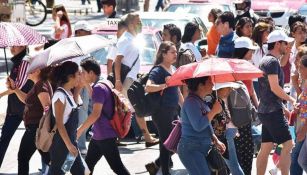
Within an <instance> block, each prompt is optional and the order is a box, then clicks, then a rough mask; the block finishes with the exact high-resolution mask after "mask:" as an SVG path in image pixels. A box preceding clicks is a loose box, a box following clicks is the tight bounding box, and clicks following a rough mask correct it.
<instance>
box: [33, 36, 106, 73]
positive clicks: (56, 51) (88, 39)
mask: <svg viewBox="0 0 307 175" xmlns="http://www.w3.org/2000/svg"><path fill="white" fill-rule="evenodd" d="M110 44H111V41H110V40H109V39H107V38H105V37H102V36H99V35H88V36H81V37H73V38H66V39H62V40H61V41H59V42H57V43H56V44H54V45H53V46H51V47H49V48H48V49H46V50H44V51H42V52H40V53H38V54H37V55H35V56H34V57H33V58H32V59H31V61H30V64H29V67H28V73H31V72H32V71H34V70H35V69H40V68H44V67H47V66H49V65H54V64H57V63H60V62H63V61H66V60H69V59H73V58H77V57H80V56H85V55H88V54H90V53H92V52H94V51H96V50H99V49H102V48H104V47H107V46H109V45H110Z"/></svg>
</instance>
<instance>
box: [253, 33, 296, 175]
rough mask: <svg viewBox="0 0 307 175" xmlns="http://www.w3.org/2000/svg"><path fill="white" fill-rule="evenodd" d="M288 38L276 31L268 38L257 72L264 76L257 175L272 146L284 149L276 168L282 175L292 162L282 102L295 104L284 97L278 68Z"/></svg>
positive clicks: (261, 169)
mask: <svg viewBox="0 0 307 175" xmlns="http://www.w3.org/2000/svg"><path fill="white" fill-rule="evenodd" d="M292 41H293V38H289V37H288V36H287V35H286V34H285V33H284V32H283V31H281V30H275V31H273V32H272V33H270V34H269V36H268V50H269V54H268V55H266V56H264V57H263V58H262V60H261V62H260V65H259V68H260V69H261V70H262V71H263V72H264V76H263V77H261V78H259V87H260V89H261V91H260V94H259V97H260V103H259V107H258V112H259V119H260V121H261V122H262V143H261V149H260V152H259V154H258V157H257V175H264V174H265V172H266V167H267V163H268V157H269V154H270V152H271V150H272V149H273V147H274V143H276V144H282V146H283V149H282V151H281V155H280V161H279V164H278V165H277V167H278V168H279V169H280V170H281V174H282V175H288V174H289V169H290V164H291V158H290V152H291V150H292V147H293V142H292V138H291V135H290V132H289V126H288V122H287V120H286V118H285V116H284V112H283V110H284V108H285V106H284V105H283V103H282V101H283V100H286V101H289V102H290V103H291V104H293V105H294V104H295V99H294V98H292V97H291V96H289V95H287V94H286V93H285V92H284V90H283V86H284V74H283V71H282V69H281V66H280V57H281V56H282V55H283V54H285V52H286V49H287V46H288V44H289V42H292Z"/></svg>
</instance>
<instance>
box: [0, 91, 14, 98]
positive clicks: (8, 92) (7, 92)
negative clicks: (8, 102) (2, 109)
mask: <svg viewBox="0 0 307 175" xmlns="http://www.w3.org/2000/svg"><path fill="white" fill-rule="evenodd" d="M12 93H14V91H13V90H11V89H7V90H5V91H4V92H1V93H0V98H2V97H3V96H6V95H10V94H12Z"/></svg>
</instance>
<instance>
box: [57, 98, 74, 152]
mask: <svg viewBox="0 0 307 175" xmlns="http://www.w3.org/2000/svg"><path fill="white" fill-rule="evenodd" d="M65 104H66V103H65ZM65 104H63V103H62V102H61V101H60V100H59V99H58V100H57V101H56V102H55V103H54V111H55V118H56V126H57V129H58V131H59V134H60V136H61V138H62V139H63V141H64V143H65V145H66V147H67V149H68V151H69V152H70V153H71V154H72V155H74V156H77V155H78V149H77V148H76V147H75V146H74V145H73V144H72V143H71V141H70V138H69V136H68V134H67V131H66V128H65V126H64V123H63V119H64V116H63V115H64V110H65Z"/></svg>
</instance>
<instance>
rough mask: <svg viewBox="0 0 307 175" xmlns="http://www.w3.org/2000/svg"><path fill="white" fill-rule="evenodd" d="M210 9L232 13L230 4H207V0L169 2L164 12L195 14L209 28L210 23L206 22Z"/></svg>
mask: <svg viewBox="0 0 307 175" xmlns="http://www.w3.org/2000/svg"><path fill="white" fill-rule="evenodd" d="M212 8H218V9H220V10H222V11H223V12H224V11H233V8H232V7H231V5H230V4H224V3H216V2H209V1H207V0H175V1H171V2H170V3H169V4H168V5H167V6H166V8H165V9H164V11H166V12H176V13H192V14H197V15H198V16H199V17H200V18H201V19H202V21H203V22H204V23H205V25H206V26H207V27H211V25H212V23H210V22H209V21H208V14H209V12H210V10H211V9H212Z"/></svg>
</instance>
